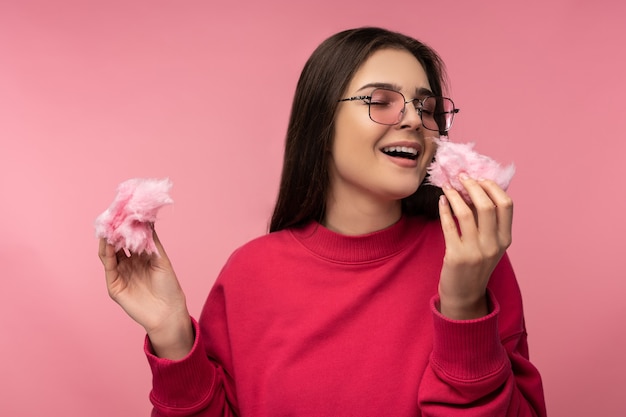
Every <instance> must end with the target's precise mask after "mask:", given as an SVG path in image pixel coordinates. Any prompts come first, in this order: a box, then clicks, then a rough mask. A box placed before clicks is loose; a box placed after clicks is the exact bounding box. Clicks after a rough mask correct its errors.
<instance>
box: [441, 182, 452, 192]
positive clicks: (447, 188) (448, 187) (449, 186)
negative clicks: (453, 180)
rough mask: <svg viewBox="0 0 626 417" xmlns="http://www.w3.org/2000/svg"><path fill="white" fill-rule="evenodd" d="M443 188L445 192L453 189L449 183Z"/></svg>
mask: <svg viewBox="0 0 626 417" xmlns="http://www.w3.org/2000/svg"><path fill="white" fill-rule="evenodd" d="M441 188H443V189H444V190H450V189H451V188H452V186H451V185H450V183H449V182H446V183H444V184H443V186H442V187H441Z"/></svg>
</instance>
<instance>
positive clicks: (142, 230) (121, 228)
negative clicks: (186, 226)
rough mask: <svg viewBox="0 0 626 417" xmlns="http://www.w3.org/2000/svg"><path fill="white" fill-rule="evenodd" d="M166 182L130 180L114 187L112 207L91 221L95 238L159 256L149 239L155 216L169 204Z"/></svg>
mask: <svg viewBox="0 0 626 417" xmlns="http://www.w3.org/2000/svg"><path fill="white" fill-rule="evenodd" d="M170 188H172V182H171V181H170V180H169V179H168V178H165V179H151V178H148V179H147V178H133V179H129V180H127V181H124V182H122V183H121V184H119V185H118V187H117V194H116V196H115V199H114V200H113V203H111V205H110V206H109V208H108V209H106V211H104V212H103V213H102V214H100V215H99V216H98V217H97V218H96V221H95V228H96V237H99V238H105V239H106V240H107V242H108V243H109V244H111V245H113V246H114V247H115V251H119V250H120V249H124V250H125V251H130V252H133V253H137V254H140V253H142V252H146V253H147V254H153V253H156V254H157V255H158V254H159V252H158V250H157V247H156V245H155V243H154V239H153V237H152V225H153V224H154V222H155V221H156V219H157V212H158V211H159V209H160V208H161V207H163V206H164V205H166V204H171V203H173V200H172V199H171V198H170V196H169V194H168V193H169V190H170Z"/></svg>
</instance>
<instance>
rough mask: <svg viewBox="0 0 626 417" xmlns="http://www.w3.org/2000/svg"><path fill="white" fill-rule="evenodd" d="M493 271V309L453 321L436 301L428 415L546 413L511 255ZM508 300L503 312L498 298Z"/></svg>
mask: <svg viewBox="0 0 626 417" xmlns="http://www.w3.org/2000/svg"><path fill="white" fill-rule="evenodd" d="M494 274H495V276H494V275H492V280H493V281H494V282H493V285H491V282H490V286H492V287H493V288H488V290H487V296H488V300H489V304H490V313H489V314H488V315H487V316H485V317H481V318H479V319H475V320H466V321H459V320H451V319H449V318H447V317H445V316H443V315H442V314H441V313H439V310H438V308H437V307H438V303H439V297H438V296H435V297H433V299H432V300H431V311H432V317H433V326H434V327H433V330H434V333H433V350H432V353H431V356H430V361H429V363H428V365H427V367H426V370H425V372H424V376H423V378H422V382H421V384H420V390H419V397H418V401H419V406H420V409H421V411H422V415H423V416H424V417H439V416H442V417H443V416H450V415H454V416H472V417H477V416H485V417H487V416H519V417H545V416H546V409H545V401H544V396H543V388H542V382H541V377H540V375H539V372H538V371H537V369H536V368H535V367H534V366H533V365H532V364H531V362H530V361H529V356H528V344H527V339H526V329H525V325H524V319H523V313H522V306H521V295H520V294H519V288H518V286H517V282H516V281H515V277H514V275H512V269H511V268H510V264H509V262H508V258H506V257H505V259H504V260H503V263H502V265H500V266H499V267H498V268H497V269H496V271H494ZM500 296H502V298H503V299H504V300H503V302H504V301H506V304H502V305H504V306H505V309H504V310H503V308H502V306H501V304H500V303H499V300H498V298H499V297H500Z"/></svg>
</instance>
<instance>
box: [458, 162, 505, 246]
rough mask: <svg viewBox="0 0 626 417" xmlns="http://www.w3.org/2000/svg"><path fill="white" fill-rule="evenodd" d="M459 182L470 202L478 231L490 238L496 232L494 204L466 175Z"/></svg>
mask: <svg viewBox="0 0 626 417" xmlns="http://www.w3.org/2000/svg"><path fill="white" fill-rule="evenodd" d="M459 180H460V181H461V184H462V185H463V187H465V190H466V191H467V193H468V194H469V196H470V199H471V200H472V205H473V206H474V211H475V213H476V222H477V226H478V230H479V231H480V232H481V233H482V234H483V235H485V236H492V235H493V234H495V233H497V232H498V218H497V212H496V204H495V203H494V202H493V200H492V199H491V197H490V195H489V194H488V193H487V192H486V191H485V190H484V189H483V187H482V186H481V184H479V182H478V181H476V180H475V179H473V178H470V177H468V176H467V175H463V174H462V175H460V176H459Z"/></svg>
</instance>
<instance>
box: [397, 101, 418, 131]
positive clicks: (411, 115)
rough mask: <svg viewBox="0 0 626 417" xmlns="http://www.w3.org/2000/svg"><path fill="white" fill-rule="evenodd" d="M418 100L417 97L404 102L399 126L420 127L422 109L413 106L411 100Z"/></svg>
mask: <svg viewBox="0 0 626 417" xmlns="http://www.w3.org/2000/svg"><path fill="white" fill-rule="evenodd" d="M416 100H417V101H418V103H419V99H418V98H414V99H413V100H409V101H405V102H404V110H403V111H402V115H401V116H400V123H399V126H400V127H401V128H411V129H418V128H420V127H422V109H421V106H417V107H416V106H415V105H414V104H413V102H415V101H416Z"/></svg>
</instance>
